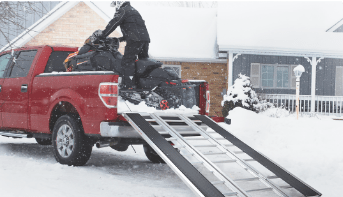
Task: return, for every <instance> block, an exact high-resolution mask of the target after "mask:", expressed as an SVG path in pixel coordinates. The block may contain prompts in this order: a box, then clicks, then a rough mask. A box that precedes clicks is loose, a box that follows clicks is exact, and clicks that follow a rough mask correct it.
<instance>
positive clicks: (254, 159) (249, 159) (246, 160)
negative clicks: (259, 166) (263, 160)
mask: <svg viewBox="0 0 343 197" xmlns="http://www.w3.org/2000/svg"><path fill="white" fill-rule="evenodd" d="M243 160H244V161H256V160H255V159H243Z"/></svg>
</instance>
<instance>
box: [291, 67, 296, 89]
mask: <svg viewBox="0 0 343 197" xmlns="http://www.w3.org/2000/svg"><path fill="white" fill-rule="evenodd" d="M295 67H297V65H292V66H291V73H292V74H291V88H292V89H295V88H296V80H297V77H296V76H295V74H294V71H293V70H294V68H295Z"/></svg>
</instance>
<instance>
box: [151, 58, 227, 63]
mask: <svg viewBox="0 0 343 197" xmlns="http://www.w3.org/2000/svg"><path fill="white" fill-rule="evenodd" d="M151 58H152V59H154V60H157V61H165V62H206V63H227V59H215V58H178V57H151Z"/></svg>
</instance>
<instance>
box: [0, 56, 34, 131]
mask: <svg viewBox="0 0 343 197" xmlns="http://www.w3.org/2000/svg"><path fill="white" fill-rule="evenodd" d="M36 53H37V51H36V50H31V51H20V52H18V53H16V55H15V60H14V61H13V63H11V64H10V66H9V69H8V72H7V73H6V78H5V80H4V82H3V85H2V90H1V94H2V96H3V99H4V103H3V111H2V124H3V127H5V128H15V129H27V128H28V109H29V106H28V105H29V87H30V86H29V84H30V81H31V76H29V75H28V73H29V71H30V68H31V65H32V62H33V59H34V58H35V56H36Z"/></svg>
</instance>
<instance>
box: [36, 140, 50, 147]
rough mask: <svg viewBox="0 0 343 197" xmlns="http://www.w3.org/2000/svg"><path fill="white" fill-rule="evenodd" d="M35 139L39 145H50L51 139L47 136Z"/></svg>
mask: <svg viewBox="0 0 343 197" xmlns="http://www.w3.org/2000/svg"><path fill="white" fill-rule="evenodd" d="M35 139H36V142H37V143H38V144H39V145H43V146H47V145H51V144H52V142H51V139H50V138H48V139H46V138H35Z"/></svg>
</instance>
